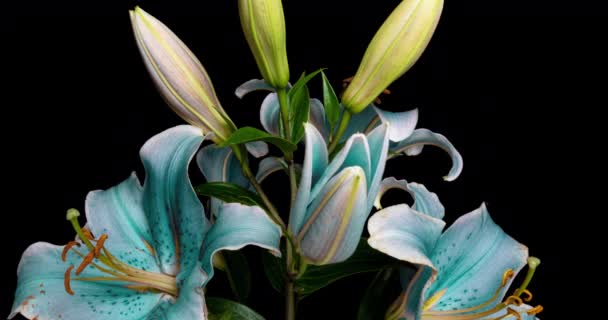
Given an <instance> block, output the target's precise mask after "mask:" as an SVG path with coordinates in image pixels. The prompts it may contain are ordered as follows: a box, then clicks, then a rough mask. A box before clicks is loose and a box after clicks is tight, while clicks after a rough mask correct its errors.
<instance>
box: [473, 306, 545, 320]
mask: <svg viewBox="0 0 608 320" xmlns="http://www.w3.org/2000/svg"><path fill="white" fill-rule="evenodd" d="M509 308H511V309H513V310H514V311H516V312H517V313H518V314H519V318H517V317H516V316H514V315H509V314H508V313H507V310H506V309H502V310H500V311H498V312H497V313H495V314H493V315H490V316H488V317H485V318H483V319H485V320H492V319H501V320H538V318H537V317H536V316H535V315H532V314H528V311H529V310H531V309H532V307H531V306H529V305H527V304H522V305H520V306H515V305H511V306H509Z"/></svg>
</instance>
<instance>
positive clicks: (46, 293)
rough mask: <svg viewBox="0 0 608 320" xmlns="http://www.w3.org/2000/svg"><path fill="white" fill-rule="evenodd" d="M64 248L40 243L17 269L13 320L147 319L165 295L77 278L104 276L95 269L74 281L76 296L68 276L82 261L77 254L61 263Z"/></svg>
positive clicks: (29, 252)
mask: <svg viewBox="0 0 608 320" xmlns="http://www.w3.org/2000/svg"><path fill="white" fill-rule="evenodd" d="M62 251H63V247H62V246H55V245H52V244H49V243H44V242H38V243H35V244H33V245H31V246H30V247H29V248H27V250H26V251H25V252H24V253H23V256H22V257H21V261H20V262H19V267H18V269H17V276H18V283H17V291H16V293H15V302H14V304H13V308H12V310H11V314H10V315H9V319H10V318H13V317H14V316H16V315H17V314H18V313H21V314H22V315H23V316H25V317H26V318H28V319H39V320H51V319H53V320H54V319H62V320H82V319H95V320H115V319H126V320H138V319H144V318H145V317H146V315H147V314H149V313H150V312H151V311H152V310H154V308H155V307H156V306H157V304H158V303H159V302H160V301H161V299H162V295H161V294H154V293H146V292H137V291H134V290H131V289H128V288H126V287H125V286H124V284H123V283H117V282H110V281H107V282H99V281H97V282H93V281H82V280H77V278H85V277H97V276H101V275H102V274H101V273H100V272H99V271H97V270H96V269H95V268H93V267H88V268H86V269H85V270H84V271H83V272H82V273H81V274H80V275H79V276H78V277H76V276H75V275H74V274H73V273H72V280H71V281H70V285H71V289H72V290H73V292H74V295H70V294H68V293H67V292H66V289H65V287H64V276H65V272H66V270H67V269H68V267H69V266H70V265H73V266H78V265H79V264H80V262H81V261H82V258H81V257H80V256H78V255H77V254H76V253H74V252H73V251H70V252H69V253H68V254H67V260H66V262H63V261H62V260H61V253H62Z"/></svg>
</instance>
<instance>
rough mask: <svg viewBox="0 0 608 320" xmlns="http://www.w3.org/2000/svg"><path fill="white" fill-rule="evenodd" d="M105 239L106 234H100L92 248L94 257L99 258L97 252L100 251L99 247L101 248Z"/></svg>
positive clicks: (106, 237)
mask: <svg viewBox="0 0 608 320" xmlns="http://www.w3.org/2000/svg"><path fill="white" fill-rule="evenodd" d="M106 239H108V235H107V234H105V233H104V234H102V235H101V237H99V240H97V243H96V244H95V250H93V251H94V252H95V258H99V254H100V253H101V249H102V248H103V243H104V242H106Z"/></svg>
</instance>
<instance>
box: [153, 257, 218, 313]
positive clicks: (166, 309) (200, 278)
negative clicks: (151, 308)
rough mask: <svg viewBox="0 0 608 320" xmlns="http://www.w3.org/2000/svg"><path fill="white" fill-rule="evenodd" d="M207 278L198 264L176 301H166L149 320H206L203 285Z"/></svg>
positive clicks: (198, 263) (183, 284)
mask: <svg viewBox="0 0 608 320" xmlns="http://www.w3.org/2000/svg"><path fill="white" fill-rule="evenodd" d="M205 279H206V276H205V273H204V272H203V270H202V269H201V264H200V262H197V263H196V265H195V266H194V268H193V269H192V272H191V273H190V274H189V275H188V277H187V278H185V279H184V281H183V282H182V285H181V288H180V290H179V296H178V297H177V299H176V300H173V299H171V300H164V301H163V303H162V304H161V306H159V307H158V308H157V309H156V312H154V314H152V315H150V316H148V317H147V319H148V320H156V319H163V320H206V319H207V315H206V311H207V310H206V309H207V308H206V307H205V295H204V293H203V288H202V285H203V283H204V282H205Z"/></svg>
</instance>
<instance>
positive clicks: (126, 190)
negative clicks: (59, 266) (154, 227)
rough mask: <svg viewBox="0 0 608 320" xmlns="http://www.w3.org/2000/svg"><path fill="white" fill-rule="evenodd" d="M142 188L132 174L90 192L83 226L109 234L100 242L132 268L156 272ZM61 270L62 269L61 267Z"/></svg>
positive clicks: (95, 233) (97, 233)
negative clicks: (102, 188)
mask: <svg viewBox="0 0 608 320" xmlns="http://www.w3.org/2000/svg"><path fill="white" fill-rule="evenodd" d="M142 194H143V190H142V187H141V185H140V184H139V180H138V179H137V177H136V176H135V173H133V174H131V176H130V177H129V178H128V179H127V180H125V181H124V182H122V183H121V184H119V185H117V186H115V187H112V188H110V189H108V190H105V191H101V190H98V191H92V192H89V194H88V195H87V199H86V201H85V205H86V216H87V226H88V228H89V229H90V230H91V232H92V233H93V235H95V236H97V237H99V236H101V235H102V234H107V235H109V237H108V240H107V241H106V242H105V243H104V246H105V248H106V249H108V250H109V251H110V252H115V253H116V252H120V253H122V255H124V256H118V257H117V258H119V259H121V260H124V261H128V262H129V264H130V265H131V266H132V267H135V268H138V269H142V270H146V271H150V272H159V271H160V270H159V269H158V264H157V262H156V257H155V255H154V252H151V251H150V248H152V246H151V244H152V243H153V241H152V235H151V233H150V228H149V226H148V220H147V218H146V215H145V213H144V210H143V199H142ZM64 271H65V270H64Z"/></svg>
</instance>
